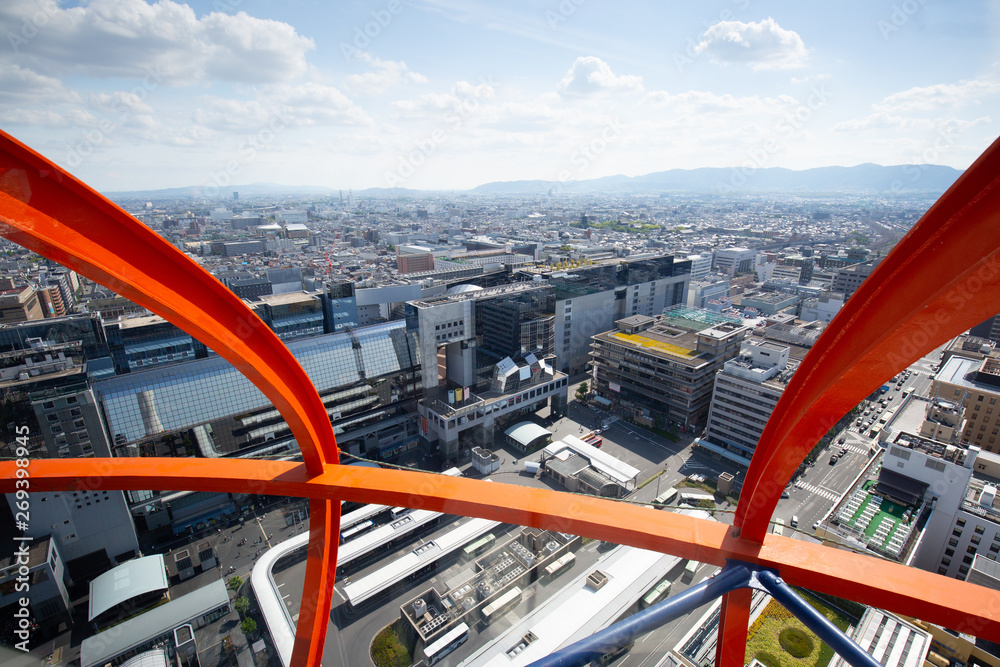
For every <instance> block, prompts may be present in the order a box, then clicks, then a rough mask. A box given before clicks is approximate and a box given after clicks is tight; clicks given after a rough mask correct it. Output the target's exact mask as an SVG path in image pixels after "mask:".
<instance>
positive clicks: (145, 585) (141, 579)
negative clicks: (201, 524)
mask: <svg viewBox="0 0 1000 667" xmlns="http://www.w3.org/2000/svg"><path fill="white" fill-rule="evenodd" d="M192 548H193V547H192ZM166 589H167V569H166V568H165V567H164V565H163V554H157V555H155V556H146V557H145V558H136V559H134V560H130V561H127V562H125V563H122V564H121V565H119V566H118V567H116V568H113V569H111V570H108V571H107V572H105V573H104V574H102V575H101V576H99V577H97V578H96V579H94V580H93V581H91V582H90V614H89V615H88V617H87V620H90V621H93V620H94V619H95V618H96V617H98V616H100V615H101V614H103V613H104V612H106V611H107V610H108V609H111V608H112V607H114V606H116V605H119V604H121V603H122V602H125V601H126V600H129V599H131V598H134V597H136V596H137V595H144V594H146V593H152V592H153V591H157V590H166Z"/></svg>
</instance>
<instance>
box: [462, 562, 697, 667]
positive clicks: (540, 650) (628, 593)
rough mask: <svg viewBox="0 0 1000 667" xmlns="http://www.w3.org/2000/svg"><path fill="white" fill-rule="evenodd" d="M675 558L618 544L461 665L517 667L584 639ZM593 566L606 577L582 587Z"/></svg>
mask: <svg viewBox="0 0 1000 667" xmlns="http://www.w3.org/2000/svg"><path fill="white" fill-rule="evenodd" d="M679 560H680V559H679V558H677V557H676V556H670V555H668V554H662V553H658V552H655V551H646V550H645V549H636V548H634V547H618V548H616V549H615V550H614V551H612V552H611V553H609V554H608V555H607V556H606V557H605V558H603V559H602V560H601V561H599V562H598V563H597V565H596V566H594V567H592V568H587V569H585V570H581V571H580V572H579V574H578V575H577V577H576V579H574V580H573V581H572V582H571V583H569V584H567V585H566V586H565V587H564V588H563V589H562V590H561V591H560V592H559V593H557V594H556V595H555V596H553V597H552V598H550V599H548V600H546V601H545V602H543V603H542V605H541V606H539V607H538V608H536V609H535V610H534V611H533V612H531V613H529V614H528V615H527V616H525V617H524V618H523V619H521V621H520V622H518V623H516V624H515V625H513V626H511V627H510V628H509V629H508V630H507V631H506V632H505V633H504V634H502V635H500V636H499V637H498V638H497V639H495V640H493V641H492V642H490V643H489V644H487V645H486V646H485V647H483V648H482V649H480V650H479V651H477V652H476V653H474V654H473V655H472V656H471V657H470V658H468V659H467V660H466V661H464V662H463V663H462V665H483V666H484V667H494V666H496V667H520V666H521V665H528V664H531V663H532V662H534V661H535V660H538V659H540V658H542V657H544V656H546V655H549V654H550V653H552V652H553V651H555V650H556V649H558V648H560V647H563V646H567V645H568V644H570V643H572V642H574V641H577V640H579V639H582V638H584V637H588V636H590V635H592V634H593V633H594V632H596V631H597V630H600V629H601V628H604V627H606V626H607V625H609V624H610V623H612V622H614V621H616V620H617V619H618V618H619V617H620V616H621V615H622V614H623V613H624V612H625V611H626V610H627V609H628V608H629V607H631V606H632V605H633V604H634V603H635V601H636V600H637V599H639V597H640V596H641V595H642V594H643V593H645V592H646V591H647V590H648V589H649V588H650V586H652V585H653V584H655V583H656V582H657V581H658V580H659V579H660V578H661V577H662V576H663V575H664V574H666V572H668V571H669V570H670V569H671V568H672V567H673V566H674V565H675V564H676V563H677V562H678V561H679ZM594 570H600V571H601V572H603V573H604V574H606V575H607V576H608V582H607V583H606V584H605V585H604V586H602V587H601V588H600V589H599V590H596V591H595V590H594V589H593V588H590V587H588V586H587V585H586V578H587V575H589V574H590V573H591V572H593V571H594ZM529 631H530V632H531V633H532V634H533V635H535V637H536V639H535V640H534V641H532V642H531V643H530V644H528V645H527V646H525V647H524V649H523V650H521V651H519V652H517V653H516V655H508V653H507V651H509V650H510V649H512V648H513V647H514V646H515V645H516V644H517V643H518V640H519V639H520V638H521V637H523V636H524V635H525V634H527V633H528V632H529Z"/></svg>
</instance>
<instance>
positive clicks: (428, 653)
mask: <svg viewBox="0 0 1000 667" xmlns="http://www.w3.org/2000/svg"><path fill="white" fill-rule="evenodd" d="M468 638H469V626H468V625H466V624H465V623H459V624H458V625H456V626H455V627H454V628H452V629H451V630H449V631H448V632H446V633H445V634H444V635H443V636H442V637H441V638H440V639H436V640H434V641H433V642H432V643H431V644H429V645H427V646H426V647H425V648H424V657H425V658H426V659H427V664H428V665H433V664H434V663H436V662H438V661H440V660H441V659H442V658H444V657H445V656H446V655H448V654H449V653H451V652H452V651H454V650H455V649H457V648H458V647H459V646H461V645H462V644H464V643H465V640H466V639H468Z"/></svg>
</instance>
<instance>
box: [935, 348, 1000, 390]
mask: <svg viewBox="0 0 1000 667" xmlns="http://www.w3.org/2000/svg"><path fill="white" fill-rule="evenodd" d="M934 379H935V380H936V381H938V382H946V383H948V384H953V385H957V386H959V387H964V388H966V389H975V390H977V391H989V392H996V393H1000V386H998V385H1000V360H998V359H993V358H989V357H988V358H985V359H970V358H968V357H962V356H958V355H955V356H952V357H951V358H949V359H948V360H947V361H945V363H944V365H943V366H941V370H939V371H938V372H937V375H935V376H934Z"/></svg>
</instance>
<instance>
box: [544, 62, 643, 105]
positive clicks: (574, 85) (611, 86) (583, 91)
mask: <svg viewBox="0 0 1000 667" xmlns="http://www.w3.org/2000/svg"><path fill="white" fill-rule="evenodd" d="M642 89H643V88H642V77H641V76H633V75H629V74H623V75H621V76H618V75H616V74H615V73H614V72H612V71H611V67H610V66H609V65H608V64H607V63H606V62H604V61H603V60H601V59H600V58H598V57H596V56H580V57H579V58H577V59H576V60H575V61H574V62H573V66H572V67H570V68H569V71H568V72H566V76H564V77H563V78H562V80H561V81H560V82H559V83H558V85H556V90H557V91H558V92H559V94H560V95H562V96H564V97H582V96H586V95H593V94H595V93H609V92H618V93H641V92H642Z"/></svg>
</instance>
